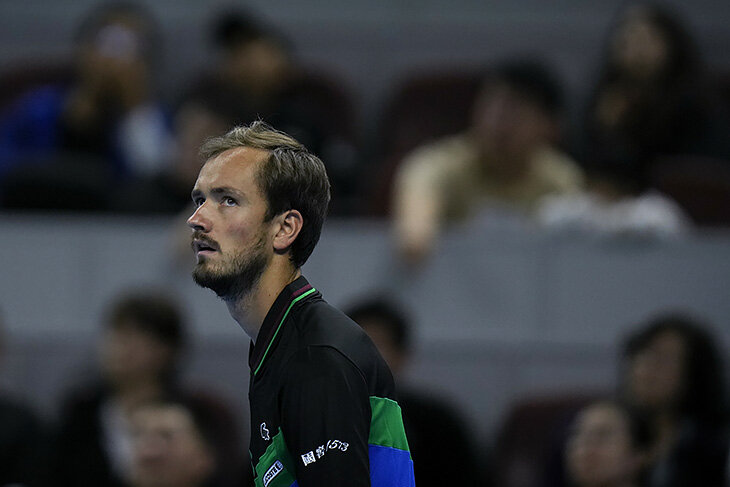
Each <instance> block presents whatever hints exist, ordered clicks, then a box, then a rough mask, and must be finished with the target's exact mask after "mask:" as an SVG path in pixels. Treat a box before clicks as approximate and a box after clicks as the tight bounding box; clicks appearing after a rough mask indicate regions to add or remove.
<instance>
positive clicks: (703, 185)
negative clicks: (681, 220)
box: [650, 155, 730, 226]
mask: <svg viewBox="0 0 730 487" xmlns="http://www.w3.org/2000/svg"><path fill="white" fill-rule="evenodd" d="M650 184H651V185H652V186H653V187H654V188H656V189H657V190H659V191H661V192H662V193H664V194H666V195H667V196H669V197H671V198H673V199H674V200H675V201H676V202H677V203H678V204H679V205H680V206H682V208H684V210H685V211H686V212H687V214H688V215H689V216H690V218H692V220H693V221H694V222H695V223H697V224H698V225H705V226H730V161H725V160H721V159H715V158H710V157H704V156H695V155H678V156H663V157H661V158H659V159H657V160H656V161H655V162H654V164H653V165H652V168H651V173H650Z"/></svg>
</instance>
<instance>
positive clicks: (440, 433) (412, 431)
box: [347, 299, 480, 487]
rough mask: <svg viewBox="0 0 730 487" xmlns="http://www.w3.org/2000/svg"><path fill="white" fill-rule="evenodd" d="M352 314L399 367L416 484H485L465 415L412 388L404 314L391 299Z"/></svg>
mask: <svg viewBox="0 0 730 487" xmlns="http://www.w3.org/2000/svg"><path fill="white" fill-rule="evenodd" d="M347 315H348V316H349V317H350V318H352V319H353V320H354V321H355V322H356V323H357V324H359V325H360V326H361V327H362V328H363V329H364V330H365V332H366V333H367V334H368V335H369V336H370V338H371V339H372V340H373V342H374V343H375V346H376V347H378V350H379V351H380V354H381V355H382V356H383V359H385V361H386V362H387V363H388V366H389V367H390V370H391V371H392V372H393V376H394V378H395V384H396V389H397V393H398V403H399V404H400V406H401V410H402V414H403V424H404V426H405V429H406V435H407V436H408V446H409V447H410V450H411V456H412V457H413V468H414V472H415V476H416V485H418V486H419V487H429V486H434V487H435V486H444V485H464V486H475V485H480V484H479V468H478V463H477V460H476V458H477V455H476V451H475V446H476V445H475V443H474V439H473V438H472V437H471V434H470V432H469V430H468V429H467V427H466V425H465V423H464V420H463V418H462V417H461V415H460V414H459V413H458V411H456V410H455V409H454V408H453V407H452V406H450V405H449V404H447V403H445V402H444V401H443V400H442V399H439V398H438V397H435V396H434V395H433V394H429V393H425V392H423V391H419V390H418V389H415V388H411V387H408V386H407V385H406V384H405V383H404V381H403V378H402V377H401V374H402V372H403V370H404V369H405V367H406V365H407V363H408V358H409V357H408V355H409V348H410V330H409V325H408V322H407V320H406V318H405V316H404V315H403V313H402V312H401V311H400V310H399V309H398V308H396V307H395V306H394V305H393V304H392V303H390V302H388V301H386V300H380V299H373V300H368V301H363V302H361V303H359V304H356V305H355V306H353V307H351V308H350V310H349V311H348V312H347ZM445 445H447V446H445ZM448 445H458V448H456V447H455V448H450V447H448ZM445 465H447V466H451V467H453V468H444V466H445Z"/></svg>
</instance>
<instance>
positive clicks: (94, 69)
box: [0, 3, 730, 261]
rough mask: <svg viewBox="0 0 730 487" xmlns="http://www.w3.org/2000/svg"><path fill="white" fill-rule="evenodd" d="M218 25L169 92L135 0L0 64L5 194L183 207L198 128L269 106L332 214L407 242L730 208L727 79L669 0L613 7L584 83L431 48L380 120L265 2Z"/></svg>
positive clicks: (32, 199)
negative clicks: (463, 232)
mask: <svg viewBox="0 0 730 487" xmlns="http://www.w3.org/2000/svg"><path fill="white" fill-rule="evenodd" d="M208 38H209V40H210V43H211V46H212V48H213V49H214V52H215V56H214V62H212V63H211V65H210V66H208V67H206V68H205V69H203V70H201V71H200V72H199V73H198V74H197V75H195V76H194V77H192V78H193V79H190V80H187V81H185V82H181V83H180V84H181V85H182V89H180V92H179V93H177V94H176V95H171V94H169V93H166V94H165V96H162V94H161V93H160V89H159V86H158V83H157V79H158V78H157V76H156V72H157V68H158V66H159V65H160V63H161V59H160V57H161V53H162V50H161V43H162V42H163V39H162V36H161V33H160V28H159V25H158V24H157V22H156V20H155V19H154V18H153V16H152V15H151V14H150V13H149V12H148V11H147V10H146V9H144V8H143V7H141V6H138V5H135V4H133V3H115V4H109V5H102V6H100V7H98V8H96V9H95V10H93V11H92V12H90V13H89V15H88V16H87V18H86V19H85V20H84V21H83V22H82V23H81V25H80V26H78V28H77V31H76V35H75V38H74V46H75V49H74V53H75V55H74V58H73V60H69V61H68V62H61V63H56V64H53V65H45V66H44V65H33V64H20V65H19V66H20V67H19V68H16V69H7V70H5V71H4V72H0V86H2V87H3V90H2V96H1V97H0V207H2V208H6V209H11V210H18V209H23V210H31V209H36V210H76V211H94V212H100V211H101V212H110V213H126V214H129V213H134V214H175V213H178V212H181V211H183V210H184V209H185V208H186V205H187V204H188V202H189V195H188V193H189V190H190V188H191V186H192V185H193V183H194V180H195V177H196V174H197V171H198V169H199V167H200V164H201V161H200V160H199V158H198V157H197V148H198V147H199V146H200V144H201V142H202V141H203V140H205V139H206V138H207V137H210V136H212V135H219V134H221V133H222V132H224V131H226V130H227V129H228V128H230V127H231V126H233V125H235V124H247V123H250V122H251V121H252V120H255V119H259V118H260V119H263V120H265V121H266V122H269V123H270V124H272V125H273V126H274V127H276V128H278V129H281V130H283V131H285V132H288V133H290V134H292V135H293V136H295V138H297V139H299V140H300V141H301V142H303V143H304V144H305V145H306V146H307V147H308V148H310V149H311V150H312V151H313V152H314V153H316V154H318V155H320V156H321V158H322V159H323V160H324V162H325V164H326V165H327V169H328V172H329V175H330V178H331V180H332V188H333V198H332V205H331V214H332V215H334V216H345V217H346V216H389V217H391V218H392V220H393V223H394V231H395V235H396V239H397V241H398V245H399V248H400V250H401V251H402V253H403V255H404V257H405V258H406V259H407V260H410V261H417V260H419V259H422V258H424V257H425V256H427V255H428V253H429V251H430V249H431V248H432V247H433V244H434V240H435V239H436V237H437V235H438V233H439V232H440V230H441V229H442V228H443V227H446V226H449V225H454V224H459V223H463V222H465V221H473V220H474V219H479V218H486V219H489V218H494V217H498V218H503V217H507V218H516V219H519V220H523V221H528V222H534V223H537V224H540V225H545V226H548V227H550V228H561V229H570V230H571V231H589V232H601V233H627V232H628V233H634V232H636V233H641V234H650V235H667V234H676V233H678V232H681V231H683V230H684V229H686V228H688V227H690V226H691V225H693V224H700V225H727V224H728V223H730V211H729V210H728V208H729V207H730V200H729V198H728V195H729V194H730V189H728V188H730V169H729V167H730V163H728V160H730V137H728V136H727V134H728V128H729V127H730V123H729V120H730V118H729V117H728V113H729V112H730V100H728V99H727V98H726V96H725V97H723V94H724V93H725V92H726V91H727V86H722V83H720V82H719V81H718V80H720V79H722V77H721V76H715V74H716V73H711V72H709V70H707V69H706V68H705V67H704V65H703V63H702V58H701V55H700V52H699V51H698V49H697V47H696V45H695V42H694V39H693V37H692V36H691V35H690V33H689V32H688V31H687V29H686V28H685V26H684V25H683V24H682V21H681V18H680V17H679V16H678V15H677V14H676V13H673V12H671V11H668V10H666V9H665V8H664V7H659V6H652V5H632V6H628V7H627V8H625V9H624V11H623V12H622V13H621V14H620V15H619V16H618V17H617V19H616V21H615V22H614V25H613V27H612V28H611V30H610V32H608V33H607V34H606V40H605V49H604V52H603V53H602V54H600V53H596V57H597V58H599V57H600V59H599V60H598V61H597V63H596V67H595V72H596V75H595V79H594V80H593V83H594V84H593V87H592V89H591V90H590V93H591V94H590V96H589V97H588V99H586V100H575V99H571V98H569V97H568V94H567V90H566V89H565V85H564V83H563V82H562V81H561V80H560V79H559V77H558V76H557V75H556V72H555V70H554V69H553V68H552V67H551V66H550V65H549V64H548V63H547V62H545V60H543V59H539V58H511V59H505V60H503V61H502V62H497V63H493V64H490V65H486V66H484V67H483V68H481V69H470V70H469V69H467V70H464V71H463V72H461V71H460V72H457V70H451V71H446V72H440V71H439V68H438V67H434V69H433V70H432V71H431V72H430V73H425V74H423V75H420V76H418V75H417V76H413V77H412V78H410V79H406V80H403V82H402V83H401V84H400V86H397V87H394V93H395V94H394V95H393V97H392V99H390V100H388V101H383V103H382V105H383V106H382V108H381V110H380V112H381V113H382V115H381V117H380V120H379V124H380V126H379V127H378V128H377V129H372V128H369V127H364V128H363V125H365V124H364V123H363V121H362V120H359V119H358V118H357V113H356V110H355V107H356V106H357V103H355V99H356V98H357V97H356V95H354V94H353V93H352V92H351V91H350V90H349V89H348V88H347V87H346V86H344V85H343V83H342V82H341V81H338V80H337V79H336V78H334V77H333V76H331V75H330V74H329V73H327V72H324V71H323V70H321V69H314V68H312V67H309V66H306V65H305V64H304V63H302V62H300V61H299V60H298V59H297V57H296V56H295V54H294V52H295V51H294V49H293V48H294V46H292V45H290V43H289V42H288V41H287V39H286V37H285V36H284V35H283V34H282V33H280V32H279V31H277V30H276V29H275V28H273V27H272V26H269V25H267V24H265V23H264V22H262V21H260V20H258V19H257V18H255V17H254V16H252V15H250V14H248V13H246V12H243V11H235V10H231V11H224V12H221V13H220V15H218V16H217V17H215V18H214V19H213V21H212V23H211V25H210V26H209V32H208ZM589 78H590V76H586V79H589ZM566 106H571V107H573V108H575V107H582V108H581V110H580V113H579V114H578V115H576V114H572V115H571V116H568V113H567V111H566ZM365 133H372V134H374V136H373V137H371V138H373V139H376V140H368V137H367V136H364V135H363V134H365ZM485 214H486V215H487V216H486V217H485Z"/></svg>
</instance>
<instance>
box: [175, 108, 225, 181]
mask: <svg viewBox="0 0 730 487" xmlns="http://www.w3.org/2000/svg"><path fill="white" fill-rule="evenodd" d="M175 127H176V129H177V148H176V157H175V161H174V164H173V168H174V171H175V176H176V177H177V179H178V181H179V182H180V184H181V186H186V187H188V188H190V187H192V186H193V185H194V184H195V180H196V179H197V177H198V173H200V167H201V162H200V159H199V158H198V149H199V148H200V146H201V145H203V142H205V140H206V139H208V138H209V137H214V136H216V135H221V134H223V133H225V132H226V129H227V126H226V122H225V121H224V120H223V119H222V118H221V117H220V116H218V115H216V114H215V113H213V112H212V111H211V110H208V109H206V108H205V107H203V106H201V105H200V104H196V103H194V102H192V103H186V104H185V105H183V106H182V107H181V108H180V110H179V111H178V113H177V114H176V117H175Z"/></svg>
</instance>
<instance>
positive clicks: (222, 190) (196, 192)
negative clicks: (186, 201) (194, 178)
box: [190, 186, 245, 199]
mask: <svg viewBox="0 0 730 487" xmlns="http://www.w3.org/2000/svg"><path fill="white" fill-rule="evenodd" d="M210 193H211V194H213V195H221V194H235V195H236V196H238V197H240V198H245V196H244V195H243V193H241V192H240V191H239V190H237V189H235V188H232V187H230V186H220V187H216V188H213V189H211V190H210ZM199 196H203V192H202V191H201V190H200V189H197V188H195V189H193V191H192V192H191V193H190V197H191V198H192V199H195V198H197V197H199Z"/></svg>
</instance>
